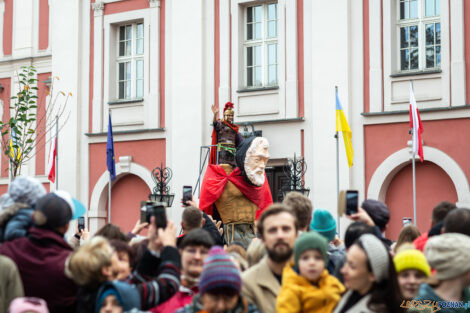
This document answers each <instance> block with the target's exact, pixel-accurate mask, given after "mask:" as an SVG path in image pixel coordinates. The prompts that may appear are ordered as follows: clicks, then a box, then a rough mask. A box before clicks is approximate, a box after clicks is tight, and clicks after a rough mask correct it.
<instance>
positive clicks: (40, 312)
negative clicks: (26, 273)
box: [8, 297, 49, 313]
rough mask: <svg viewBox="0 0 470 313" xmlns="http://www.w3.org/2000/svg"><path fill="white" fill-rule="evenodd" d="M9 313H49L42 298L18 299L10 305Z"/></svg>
mask: <svg viewBox="0 0 470 313" xmlns="http://www.w3.org/2000/svg"><path fill="white" fill-rule="evenodd" d="M8 312H9V313H24V312H36V313H49V309H48V308H47V304H46V301H44V300H43V299H40V298H32V297H31V298H16V299H15V300H13V301H12V302H11V303H10V308H9V309H8Z"/></svg>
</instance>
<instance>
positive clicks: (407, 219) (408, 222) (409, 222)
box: [403, 217, 413, 227]
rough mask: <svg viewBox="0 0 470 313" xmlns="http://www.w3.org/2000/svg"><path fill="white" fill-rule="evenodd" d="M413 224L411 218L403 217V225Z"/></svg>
mask: <svg viewBox="0 0 470 313" xmlns="http://www.w3.org/2000/svg"><path fill="white" fill-rule="evenodd" d="M411 224H413V219H412V218H411V217H404V218H403V227H405V226H408V225H411Z"/></svg>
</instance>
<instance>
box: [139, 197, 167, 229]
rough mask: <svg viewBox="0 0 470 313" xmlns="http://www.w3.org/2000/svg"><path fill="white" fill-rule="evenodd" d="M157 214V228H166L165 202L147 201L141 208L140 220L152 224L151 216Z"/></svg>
mask: <svg viewBox="0 0 470 313" xmlns="http://www.w3.org/2000/svg"><path fill="white" fill-rule="evenodd" d="M152 216H155V225H156V226H157V228H166V224H167V223H166V222H167V221H166V206H165V204H164V203H163V202H152V201H146V202H145V203H144V205H143V206H142V207H141V208H140V222H141V223H144V222H147V223H149V224H150V218H151V217H152Z"/></svg>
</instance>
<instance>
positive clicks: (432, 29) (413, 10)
mask: <svg viewBox="0 0 470 313" xmlns="http://www.w3.org/2000/svg"><path fill="white" fill-rule="evenodd" d="M398 6H399V16H398V23H397V24H398V38H399V66H400V71H417V70H423V69H435V68H440V67H441V23H440V1H439V0H399V1H398Z"/></svg>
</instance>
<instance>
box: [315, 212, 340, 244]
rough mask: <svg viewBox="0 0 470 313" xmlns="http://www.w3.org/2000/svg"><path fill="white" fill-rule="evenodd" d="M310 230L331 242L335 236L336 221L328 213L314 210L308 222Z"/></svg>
mask: <svg viewBox="0 0 470 313" xmlns="http://www.w3.org/2000/svg"><path fill="white" fill-rule="evenodd" d="M310 229H312V230H315V231H316V232H318V233H319V234H320V235H322V236H323V237H325V238H326V239H327V240H328V241H332V240H333V239H335V235H336V221H335V219H334V217H333V215H331V213H330V211H328V210H325V209H315V210H314V211H313V218H312V221H311V222H310Z"/></svg>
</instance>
